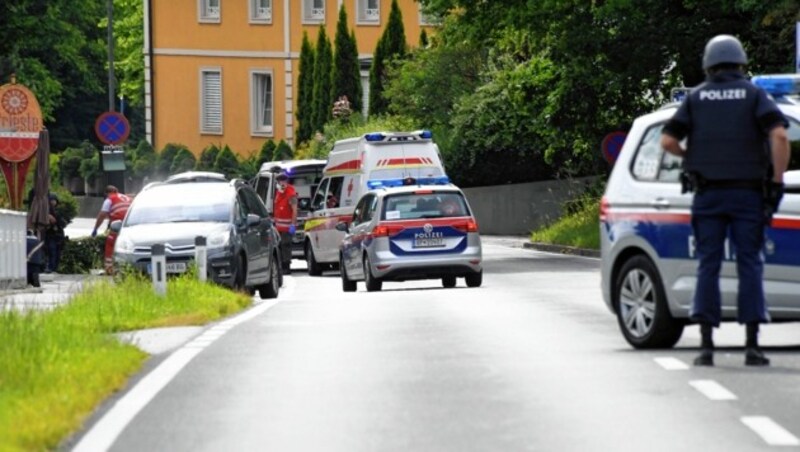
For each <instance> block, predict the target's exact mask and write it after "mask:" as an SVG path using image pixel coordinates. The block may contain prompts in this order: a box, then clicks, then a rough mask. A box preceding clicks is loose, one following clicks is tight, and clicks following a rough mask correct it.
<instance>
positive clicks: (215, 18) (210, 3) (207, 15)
mask: <svg viewBox="0 0 800 452" xmlns="http://www.w3.org/2000/svg"><path fill="white" fill-rule="evenodd" d="M220 1H221V0H199V2H200V3H199V4H198V8H199V16H200V22H213V23H218V22H219V19H220Z"/></svg>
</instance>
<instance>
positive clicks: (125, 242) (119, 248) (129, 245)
mask: <svg viewBox="0 0 800 452" xmlns="http://www.w3.org/2000/svg"><path fill="white" fill-rule="evenodd" d="M114 252H115V253H121V254H130V253H133V240H131V239H129V238H127V237H117V241H116V242H114Z"/></svg>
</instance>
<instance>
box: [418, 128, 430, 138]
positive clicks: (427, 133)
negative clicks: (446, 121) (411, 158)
mask: <svg viewBox="0 0 800 452" xmlns="http://www.w3.org/2000/svg"><path fill="white" fill-rule="evenodd" d="M419 137H420V138H423V139H426V140H430V139H433V132H431V131H430V130H423V131H422V132H420V133H419Z"/></svg>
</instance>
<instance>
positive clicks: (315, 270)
mask: <svg viewBox="0 0 800 452" xmlns="http://www.w3.org/2000/svg"><path fill="white" fill-rule="evenodd" d="M306 263H307V264H308V274H309V275H310V276H319V275H321V274H322V266H320V265H319V262H317V259H316V258H315V257H314V248H313V247H312V246H311V244H310V243H309V244H307V245H306Z"/></svg>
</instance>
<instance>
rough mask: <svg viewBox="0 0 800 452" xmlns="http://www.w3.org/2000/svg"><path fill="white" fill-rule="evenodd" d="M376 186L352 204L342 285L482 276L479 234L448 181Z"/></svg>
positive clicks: (471, 280)
mask: <svg viewBox="0 0 800 452" xmlns="http://www.w3.org/2000/svg"><path fill="white" fill-rule="evenodd" d="M407 183H409V184H412V185H408V186H400V187H390V188H378V189H375V190H372V191H369V192H367V193H366V194H364V196H362V197H361V199H360V200H359V201H358V204H356V208H355V211H354V213H353V217H352V222H351V223H350V225H349V226H348V224H347V223H346V222H342V223H339V224H338V225H337V229H339V230H342V231H345V232H346V233H347V234H346V235H345V238H344V240H343V241H342V243H341V246H340V249H339V251H340V253H339V256H340V270H341V277H342V289H343V290H344V291H345V292H353V291H355V290H356V284H357V281H364V283H365V285H366V288H367V291H370V292H372V291H377V290H381V287H382V284H383V281H406V280H415V279H438V278H441V280H442V285H443V286H444V287H454V286H455V285H456V278H459V277H463V278H465V280H466V284H467V286H469V287H478V286H480V285H481V282H482V281H483V267H482V251H481V239H480V235H479V234H478V225H477V223H476V222H475V218H474V217H473V216H472V213H471V210H470V208H469V204H468V203H467V200H466V198H465V196H464V194H463V193H462V192H461V190H459V189H458V188H457V187H455V186H453V185H450V184H447V185H428V186H419V185H413V183H414V182H413V181H407Z"/></svg>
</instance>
